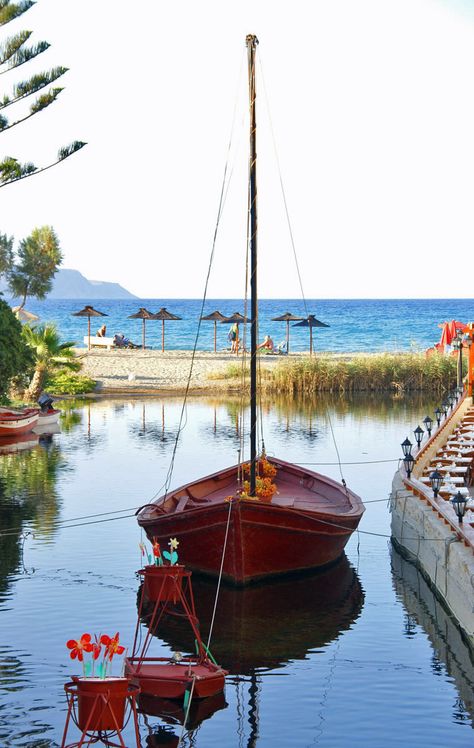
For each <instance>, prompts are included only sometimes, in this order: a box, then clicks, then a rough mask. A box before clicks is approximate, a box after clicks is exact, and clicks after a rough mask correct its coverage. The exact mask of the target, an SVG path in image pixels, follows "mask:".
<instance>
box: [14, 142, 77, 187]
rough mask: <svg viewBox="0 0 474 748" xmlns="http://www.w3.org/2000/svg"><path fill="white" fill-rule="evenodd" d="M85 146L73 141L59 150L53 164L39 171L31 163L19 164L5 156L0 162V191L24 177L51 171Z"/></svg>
mask: <svg viewBox="0 0 474 748" xmlns="http://www.w3.org/2000/svg"><path fill="white" fill-rule="evenodd" d="M85 145H87V143H84V142H82V141H81V140H75V141H74V142H73V143H71V144H70V145H68V146H65V147H64V148H60V149H59V151H58V157H57V160H56V161H53V163H51V164H48V166H43V167H41V168H40V169H38V168H37V167H36V166H35V165H34V164H32V163H26V164H20V163H19V162H18V160H17V159H16V158H12V157H11V156H7V157H6V158H5V159H4V160H3V161H2V162H0V189H1V188H2V187H6V185H7V184H12V182H18V181H19V180H20V179H25V178H26V177H31V176H34V175H36V174H41V172H43V171H47V170H48V169H52V167H53V166H56V165H57V164H59V163H60V162H61V161H64V160H65V159H66V158H68V157H69V156H72V154H73V153H77V151H80V150H81V148H84V146H85Z"/></svg>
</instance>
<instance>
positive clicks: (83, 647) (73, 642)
mask: <svg viewBox="0 0 474 748" xmlns="http://www.w3.org/2000/svg"><path fill="white" fill-rule="evenodd" d="M91 638H92V637H91V635H90V634H82V636H81V638H80V639H69V641H68V642H66V647H67V648H68V649H70V650H71V654H70V657H71V660H75V659H76V657H77V659H78V660H79V662H82V661H83V659H84V652H92V651H93V644H92V642H91Z"/></svg>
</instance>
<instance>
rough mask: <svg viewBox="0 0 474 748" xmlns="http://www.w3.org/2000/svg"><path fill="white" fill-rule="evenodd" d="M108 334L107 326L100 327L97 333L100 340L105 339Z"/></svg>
mask: <svg viewBox="0 0 474 748" xmlns="http://www.w3.org/2000/svg"><path fill="white" fill-rule="evenodd" d="M106 332H107V327H106V326H105V325H102V327H99V329H98V330H97V332H96V335H97V337H98V338H105V333H106Z"/></svg>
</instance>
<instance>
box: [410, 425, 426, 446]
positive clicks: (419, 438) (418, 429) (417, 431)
mask: <svg viewBox="0 0 474 748" xmlns="http://www.w3.org/2000/svg"><path fill="white" fill-rule="evenodd" d="M413 433H414V434H415V439H416V444H417V446H418V449H420V444H421V442H422V439H423V434H424V433H425V432H424V430H423V429H422V428H421V426H417V427H416V429H415V430H414V432H413Z"/></svg>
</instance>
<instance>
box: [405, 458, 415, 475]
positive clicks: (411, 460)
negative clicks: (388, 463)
mask: <svg viewBox="0 0 474 748" xmlns="http://www.w3.org/2000/svg"><path fill="white" fill-rule="evenodd" d="M403 464H404V466H405V470H406V473H407V478H409V477H410V475H411V471H412V470H413V465H414V464H415V458H414V457H413V455H411V454H410V455H407V456H406V457H404V458H403Z"/></svg>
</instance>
